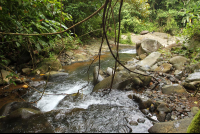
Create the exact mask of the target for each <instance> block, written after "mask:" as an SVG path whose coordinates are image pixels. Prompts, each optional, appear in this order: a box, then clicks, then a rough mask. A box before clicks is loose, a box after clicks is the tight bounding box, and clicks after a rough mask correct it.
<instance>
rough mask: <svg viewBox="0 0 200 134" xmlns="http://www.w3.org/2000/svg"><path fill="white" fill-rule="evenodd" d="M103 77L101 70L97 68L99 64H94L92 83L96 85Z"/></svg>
mask: <svg viewBox="0 0 200 134" xmlns="http://www.w3.org/2000/svg"><path fill="white" fill-rule="evenodd" d="M103 79H104V77H103V71H102V70H101V69H100V70H99V66H95V67H94V70H93V83H94V85H96V84H97V83H99V82H100V81H102V80H103Z"/></svg>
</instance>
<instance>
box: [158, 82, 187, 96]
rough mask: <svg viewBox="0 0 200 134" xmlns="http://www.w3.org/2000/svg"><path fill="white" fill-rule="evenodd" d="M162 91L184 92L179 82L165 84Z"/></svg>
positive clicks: (165, 92)
mask: <svg viewBox="0 0 200 134" xmlns="http://www.w3.org/2000/svg"><path fill="white" fill-rule="evenodd" d="M162 93H164V94H171V93H186V90H185V88H184V87H182V86H181V85H179V84H172V85H165V86H163V87H162Z"/></svg>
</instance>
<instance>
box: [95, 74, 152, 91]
mask: <svg viewBox="0 0 200 134" xmlns="http://www.w3.org/2000/svg"><path fill="white" fill-rule="evenodd" d="M150 78H151V77H150V76H144V77H143V75H140V74H136V73H127V72H124V71H121V72H116V73H115V77H114V80H113V85H112V88H113V89H121V90H123V89H125V88H126V86H127V85H130V84H132V86H133V87H136V86H145V85H148V84H149V83H150V81H149V80H150ZM111 81H112V76H109V77H107V78H105V79H103V80H102V81H100V82H99V83H98V84H96V85H95V87H94V88H93V92H97V91H98V90H99V89H107V88H109V87H110V84H111ZM148 82H149V83H148Z"/></svg>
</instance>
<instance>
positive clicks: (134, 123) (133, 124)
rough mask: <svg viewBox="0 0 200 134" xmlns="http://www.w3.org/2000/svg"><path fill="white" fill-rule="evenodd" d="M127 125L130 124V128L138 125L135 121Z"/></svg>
mask: <svg viewBox="0 0 200 134" xmlns="http://www.w3.org/2000/svg"><path fill="white" fill-rule="evenodd" d="M129 124H130V125H131V126H137V125H138V123H137V122H136V121H130V122H129Z"/></svg>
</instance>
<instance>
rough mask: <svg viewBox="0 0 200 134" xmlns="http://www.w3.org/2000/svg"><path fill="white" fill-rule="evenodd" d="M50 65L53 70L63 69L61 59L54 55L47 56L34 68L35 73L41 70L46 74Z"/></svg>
mask: <svg viewBox="0 0 200 134" xmlns="http://www.w3.org/2000/svg"><path fill="white" fill-rule="evenodd" d="M49 66H50V67H51V71H58V70H59V69H62V65H61V63H60V60H59V59H56V57H52V58H45V59H44V60H43V61H42V62H40V63H39V65H38V68H36V69H35V70H34V73H37V72H39V73H42V74H45V73H46V72H47V71H49Z"/></svg>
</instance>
